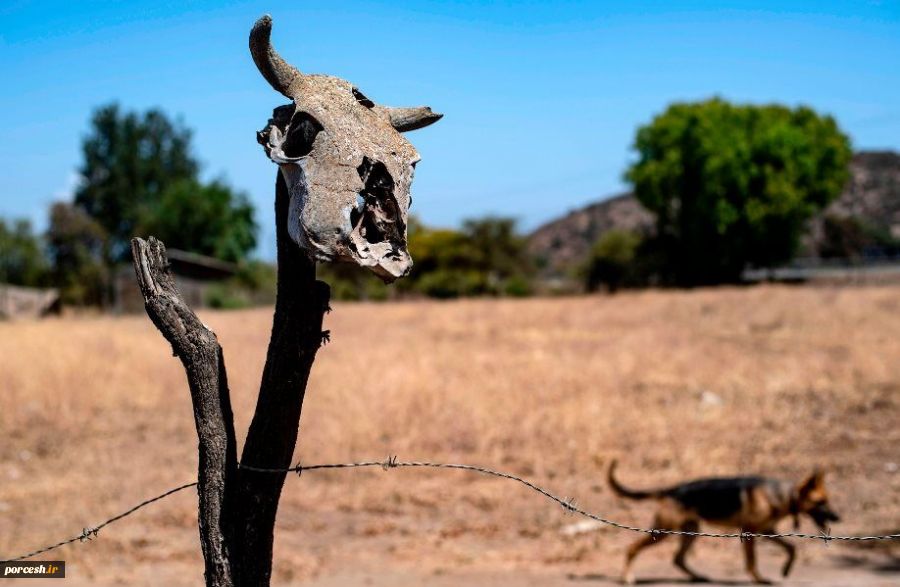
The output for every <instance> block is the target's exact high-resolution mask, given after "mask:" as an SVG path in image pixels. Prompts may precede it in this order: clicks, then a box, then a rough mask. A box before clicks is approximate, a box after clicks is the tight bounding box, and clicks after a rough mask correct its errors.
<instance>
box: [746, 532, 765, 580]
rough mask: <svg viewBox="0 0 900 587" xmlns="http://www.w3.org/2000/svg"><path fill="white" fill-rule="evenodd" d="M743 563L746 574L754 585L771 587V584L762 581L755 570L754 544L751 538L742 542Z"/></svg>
mask: <svg viewBox="0 0 900 587" xmlns="http://www.w3.org/2000/svg"><path fill="white" fill-rule="evenodd" d="M744 562H745V563H746V565H747V573H749V575H750V577H752V578H753V582H754V583H759V584H761V585H771V584H772V582H771V581H769V580H767V579H764V578H763V577H762V576H761V575H760V574H759V571H757V570H756V542H755V540H754V539H753V538H747V539H746V540H744Z"/></svg>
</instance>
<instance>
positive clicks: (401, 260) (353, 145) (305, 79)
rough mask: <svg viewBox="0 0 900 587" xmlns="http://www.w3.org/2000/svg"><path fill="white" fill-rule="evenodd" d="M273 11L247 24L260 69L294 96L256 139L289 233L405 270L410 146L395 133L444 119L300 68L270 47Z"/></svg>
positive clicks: (337, 255)
mask: <svg viewBox="0 0 900 587" xmlns="http://www.w3.org/2000/svg"><path fill="white" fill-rule="evenodd" d="M271 32H272V19H271V18H270V17H269V16H268V15H266V16H263V17H262V18H260V19H259V20H258V21H257V22H256V24H255V25H254V26H253V30H252V31H251V32H250V53H251V54H252V55H253V61H254V62H255V63H256V67H257V68H259V71H260V73H261V74H262V76H263V77H264V78H265V79H266V81H268V82H269V84H271V86H272V87H273V88H274V89H276V90H277V91H279V92H281V93H282V94H284V95H285V96H286V97H288V98H290V99H291V100H292V101H293V103H292V104H289V105H286V106H279V107H278V108H275V110H274V111H273V113H272V118H271V119H270V120H269V122H268V125H267V126H266V128H265V130H262V131H259V133H257V134H258V137H257V138H258V141H259V143H260V144H261V145H262V146H263V148H264V149H265V151H266V154H267V155H268V156H269V158H270V159H271V160H272V161H274V162H275V163H277V164H278V166H279V167H280V170H281V174H282V176H283V179H284V181H285V183H286V185H287V188H288V191H289V194H290V209H289V216H288V218H289V219H288V233H289V234H290V236H291V239H292V240H293V241H294V242H296V243H297V245H299V246H300V248H301V249H303V250H304V251H305V252H306V253H307V254H308V255H309V257H310V258H311V259H314V260H316V261H323V262H334V261H349V262H353V263H357V264H358V265H361V266H363V267H368V268H369V269H370V270H371V271H372V272H374V273H375V274H376V275H378V276H379V277H380V278H381V279H383V280H384V281H385V282H391V281H394V280H395V279H397V278H398V277H402V276H404V275H406V274H407V273H409V270H410V268H411V267H412V259H411V258H410V256H409V251H408V250H407V242H406V224H407V217H408V213H409V206H410V204H411V198H410V194H409V190H410V185H411V184H412V180H413V170H414V168H415V166H416V163H417V162H418V161H419V154H418V152H417V151H416V149H415V148H414V147H413V146H412V144H410V142H409V141H407V140H406V139H405V138H404V137H403V135H401V134H400V133H401V132H403V131H409V130H415V129H418V128H422V127H425V126H428V125H429V124H431V123H433V122H436V121H437V120H439V119H440V118H441V116H442V115H441V114H436V113H434V112H432V111H431V108H428V107H417V108H389V107H384V106H378V105H376V104H375V103H373V102H372V101H371V100H369V99H368V98H366V97H365V96H364V95H363V94H362V93H361V92H360V91H359V90H358V89H357V88H355V87H354V86H353V85H352V84H350V83H349V82H347V81H345V80H342V79H340V78H336V77H331V76H326V75H311V74H304V73H300V71H299V70H297V69H296V68H295V67H293V66H292V65H290V64H288V63H287V62H286V61H284V60H283V59H282V58H281V57H280V56H279V55H278V53H277V52H276V51H275V49H273V48H272V46H271V44H270V41H269V38H270V35H271Z"/></svg>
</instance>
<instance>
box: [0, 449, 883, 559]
mask: <svg viewBox="0 0 900 587" xmlns="http://www.w3.org/2000/svg"><path fill="white" fill-rule="evenodd" d="M371 467H380V468H382V469H384V470H385V471H388V470H390V469H400V468H430V469H456V470H460V471H470V472H474V473H480V474H482V475H487V476H490V477H497V478H500V479H508V480H510V481H515V482H516V483H519V484H521V485H524V486H525V487H527V488H528V489H530V490H531V491H534V492H536V493H539V494H540V495H543V496H544V497H545V498H547V499H549V500H551V501H553V502H555V503H557V504H558V505H560V506H562V508H563V509H564V510H565V511H566V512H567V513H570V514H577V515H580V516H583V517H585V518H588V519H591V520H594V521H596V522H599V523H601V524H603V525H606V526H611V527H613V528H617V529H619V530H627V531H629V532H638V533H642V534H649V535H650V536H654V537H662V536H664V535H677V536H697V537H702V538H720V539H737V540H740V541H742V542H743V541H746V540H751V539H753V538H799V539H806V540H820V541H822V542H823V543H824V544H826V545H827V544H828V543H829V542H831V541H834V540H837V541H845V542H866V541H873V540H900V533H897V534H882V535H875V536H839V535H832V534H831V533H830V530H829V529H826V530H825V531H822V532H820V533H818V534H807V533H802V532H786V533H779V534H768V533H762V532H733V533H715V532H692V531H689V530H675V529H668V528H641V527H639V526H629V525H628V524H622V523H620V522H616V521H615V520H610V519H608V518H604V517H602V516H600V515H598V514H594V513H592V512H589V511H587V510H584V509H582V508H580V507H578V506H577V505H576V504H575V499H574V498H563V497H559V496H558V495H556V494H554V493H551V492H550V491H548V490H546V489H544V488H543V487H541V486H539V485H536V484H535V483H532V482H531V481H528V480H527V479H525V478H523V477H519V476H517V475H513V474H512V473H505V472H503V471H495V470H493V469H488V468H486V467H479V466H476V465H464V464H457V463H433V462H428V461H399V460H397V456H396V455H392V456H389V457H388V458H386V459H385V460H382V461H360V462H355V463H325V464H316V465H302V464H299V463H298V464H297V465H295V466H293V467H290V468H287V469H273V468H265V467H252V466H250V465H241V464H239V465H238V468H239V469H241V470H244V471H251V472H256V473H270V474H287V473H296V474H297V475H298V476H300V475H301V474H302V473H303V472H304V471H321V470H327V469H361V468H371ZM197 485H198V483H197V482H196V481H194V482H192V483H185V484H184V485H179V486H178V487H175V488H173V489H170V490H168V491H166V492H164V493H161V494H159V495H157V496H155V497H151V498H149V499H146V500H144V501H142V502H140V503H139V504H137V505H135V506H134V507H132V508H130V509H128V510H126V511H124V512H122V513H120V514H118V515H116V516H113V517H112V518H109V519H108V520H105V521H104V522H102V523H100V524H99V525H97V526H94V527H92V528H84V529H83V530H82V531H81V534H79V535H77V536H74V537H72V538H68V539H66V540H63V541H61V542H57V543H56V544H52V545H50V546H45V547H43V548H39V549H38V550H34V551H32V552H29V553H26V554H23V555H20V556H17V557H15V558H10V559H5V560H0V562H5V563H6V562H15V561H20V560H25V559H28V558H31V557H34V556H37V555H39V554H43V553H45V552H49V551H51V550H55V549H57V548H61V547H63V546H66V545H68V544H73V543H75V542H87V541H89V540H92V539H93V538H95V537H97V535H98V534H99V532H100V530H101V529H103V528H105V527H106V526H109V525H110V524H112V523H114V522H117V521H119V520H121V519H122V518H126V517H128V516H130V515H132V514H134V513H135V512H137V511H138V510H140V509H141V508H144V507H146V506H148V505H150V504H152V503H155V502H157V501H159V500H161V499H164V498H166V497H168V496H170V495H172V494H174V493H178V492H179V491H183V490H185V489H188V488H190V487H196V486H197Z"/></svg>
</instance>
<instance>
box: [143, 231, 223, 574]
mask: <svg viewBox="0 0 900 587" xmlns="http://www.w3.org/2000/svg"><path fill="white" fill-rule="evenodd" d="M131 252H132V255H133V261H134V269H135V273H136V274H137V280H138V285H139V286H140V288H141V292H142V293H143V294H144V306H145V307H146V309H147V314H148V315H149V316H150V320H152V321H153V324H155V325H156V327H157V328H158V329H159V331H160V332H161V333H162V334H163V336H164V337H165V338H166V340H168V341H169V344H171V345H172V352H173V353H174V354H175V356H176V357H178V358H179V359H180V360H181V363H182V365H184V369H185V372H186V373H187V379H188V386H189V387H190V391H191V402H192V404H193V407H194V424H195V425H196V427H197V437H198V440H199V451H200V460H199V466H198V469H199V486H198V493H199V494H200V510H199V522H200V543H201V547H202V549H203V559H204V560H205V561H206V569H205V574H206V584H207V585H211V586H216V587H226V586H232V585H235V584H236V583H235V581H234V575H233V571H234V569H232V567H231V563H232V556H233V553H232V552H230V549H231V548H232V547H233V531H232V523H231V519H230V517H229V516H230V512H232V511H233V502H234V487H235V478H236V475H237V450H236V448H235V436H234V421H233V418H232V412H231V400H230V398H229V395H228V380H227V378H226V376H225V360H224V358H223V356H222V347H221V346H219V341H218V340H217V339H216V335H215V333H214V332H213V331H212V330H210V329H209V328H208V327H207V326H206V325H204V324H203V323H202V322H201V321H200V320H199V319H198V318H197V315H196V314H194V312H193V311H192V310H191V309H190V308H189V307H188V305H187V304H186V303H185V302H184V300H183V299H182V297H181V294H179V293H178V290H177V289H176V287H175V281H174V280H173V279H172V275H171V273H170V272H169V261H168V258H167V257H166V248H165V246H164V245H163V243H161V242H160V241H158V240H156V239H155V238H153V237H150V239H149V240H147V241H144V240H142V239H137V238H136V239H134V240H132V241H131Z"/></svg>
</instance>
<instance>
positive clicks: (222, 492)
mask: <svg viewBox="0 0 900 587" xmlns="http://www.w3.org/2000/svg"><path fill="white" fill-rule="evenodd" d="M271 30H272V20H271V18H269V17H268V16H264V17H262V18H260V19H259V20H258V21H257V22H256V24H255V25H254V27H253V29H252V30H251V32H250V53H251V54H252V56H253V61H254V62H255V63H256V66H257V67H258V68H259V71H260V73H261V74H262V75H263V77H264V78H265V79H266V81H268V82H269V84H271V85H272V87H273V88H274V89H276V90H277V91H279V92H281V93H282V94H284V95H285V96H286V97H288V98H290V99H291V100H292V103H291V104H288V105H286V106H280V107H278V108H276V109H275V110H274V112H273V114H272V118H271V119H270V120H269V122H268V124H267V125H266V128H265V129H264V130H262V131H260V132H259V133H258V136H257V138H258V141H259V143H260V144H261V145H262V146H263V148H264V149H265V151H266V154H267V155H268V156H269V158H270V159H271V160H272V161H274V162H275V163H277V164H278V166H279V171H278V178H277V180H276V184H275V222H276V235H277V236H276V238H277V246H278V294H277V300H276V303H275V315H274V318H273V324H272V335H271V339H270V341H269V350H268V354H267V357H266V365H265V369H264V371H263V376H262V383H261V385H260V391H259V398H258V400H257V404H256V411H255V413H254V415H253V420H252V422H251V424H250V429H249V431H248V432H247V440H246V442H245V443H244V451H243V454H242V456H241V461H240V462H241V464H242V465H246V466H249V467H255V468H268V469H287V468H289V467H290V466H291V456H292V454H293V451H294V446H295V445H296V441H297V433H298V425H299V421H300V412H301V409H302V406H303V397H304V394H305V391H306V384H307V381H308V379H309V372H310V369H311V368H312V364H313V361H314V360H315V356H316V352H317V351H318V349H319V347H320V346H321V344H322V342H323V341H324V340H325V339H326V338H327V332H325V331H323V330H322V319H323V316H324V314H325V312H327V311H328V299H329V289H328V286H327V285H326V284H325V283H323V282H321V281H316V278H315V272H316V269H315V264H316V262H337V261H346V262H353V263H356V264H358V265H361V266H364V267H368V268H369V269H371V270H372V271H373V272H374V273H375V274H376V275H378V276H379V277H381V278H382V279H383V280H384V281H386V282H391V281H393V280H395V279H397V278H398V277H402V276H403V275H406V274H407V273H408V272H409V269H410V267H411V266H412V260H411V258H410V256H409V252H408V250H407V244H406V223H407V214H408V210H409V205H410V195H409V189H410V185H411V183H412V179H413V170H414V167H415V164H416V162H417V161H418V160H419V156H418V153H417V152H416V150H415V148H414V147H413V146H412V145H411V144H410V143H409V142H408V141H407V140H406V139H405V138H404V137H403V136H402V135H401V134H400V132H403V131H408V130H414V129H417V128H422V127H424V126H427V125H429V124H431V123H433V122H435V121H437V120H438V119H440V118H441V115H440V114H435V113H433V112H432V111H431V109H430V108H426V107H417V108H388V107H384V106H378V105H376V104H375V103H373V102H372V101H371V100H369V99H368V98H366V97H365V96H364V95H363V94H362V93H361V92H360V91H359V90H358V89H357V88H355V87H354V86H353V85H352V84H350V83H348V82H346V81H344V80H342V79H339V78H335V77H330V76H324V75H310V74H303V73H300V71H299V70H298V69H296V68H295V67H293V66H291V65H289V64H288V63H287V62H285V61H284V60H283V59H282V58H281V57H280V56H279V55H278V53H276V52H275V50H274V49H273V48H272V46H271V45H270V43H269V36H270V34H271ZM132 253H133V260H134V267H135V272H136V273H137V279H138V283H139V285H140V287H141V291H142V292H143V294H144V301H145V306H146V309H147V314H148V315H149V316H150V319H151V320H152V321H153V323H154V324H155V325H156V327H157V328H158V329H159V330H160V332H162V334H163V336H164V337H165V338H166V340H168V341H169V343H171V345H172V350H173V351H174V353H175V355H176V356H177V357H178V358H179V359H180V360H181V362H182V364H183V365H184V368H185V371H186V373H187V379H188V385H189V388H190V392H191V399H192V402H193V409H194V421H195V424H196V427H197V436H198V439H199V454H200V458H199V486H198V492H199V526H200V539H201V546H202V549H203V558H204V560H205V565H206V568H205V576H206V584H207V585H210V586H217V587H224V586H233V585H240V586H245V585H246V586H260V585H268V584H269V580H270V578H271V574H272V545H273V539H274V525H275V515H276V512H277V509H278V501H279V498H280V496H281V488H282V485H283V484H284V479H285V474H284V473H263V472H256V471H252V470H248V469H246V468H241V467H239V465H238V460H237V449H236V442H235V432H234V424H233V418H232V411H231V401H230V399H229V395H228V382H227V377H226V374H225V361H224V357H223V354H222V348H221V347H220V346H219V343H218V341H217V339H216V335H215V333H214V332H212V330H210V329H209V328H208V327H206V326H205V325H204V324H203V323H202V322H200V320H199V319H198V318H197V316H196V315H195V314H194V313H193V311H192V310H191V309H190V308H189V307H188V306H187V304H185V303H184V300H183V299H182V298H181V296H180V294H179V293H178V291H177V289H176V287H175V283H174V281H173V280H172V277H171V275H170V273H169V268H168V260H167V258H166V253H165V247H164V246H163V244H162V243H161V242H159V241H157V240H156V239H154V238H152V237H151V238H150V239H148V240H147V241H144V240H142V239H134V240H133V241H132Z"/></svg>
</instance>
